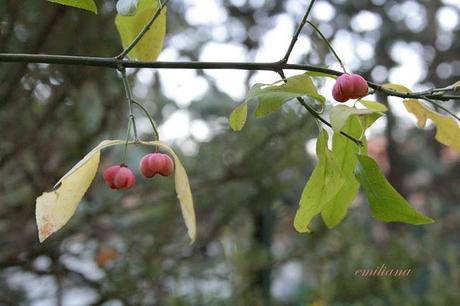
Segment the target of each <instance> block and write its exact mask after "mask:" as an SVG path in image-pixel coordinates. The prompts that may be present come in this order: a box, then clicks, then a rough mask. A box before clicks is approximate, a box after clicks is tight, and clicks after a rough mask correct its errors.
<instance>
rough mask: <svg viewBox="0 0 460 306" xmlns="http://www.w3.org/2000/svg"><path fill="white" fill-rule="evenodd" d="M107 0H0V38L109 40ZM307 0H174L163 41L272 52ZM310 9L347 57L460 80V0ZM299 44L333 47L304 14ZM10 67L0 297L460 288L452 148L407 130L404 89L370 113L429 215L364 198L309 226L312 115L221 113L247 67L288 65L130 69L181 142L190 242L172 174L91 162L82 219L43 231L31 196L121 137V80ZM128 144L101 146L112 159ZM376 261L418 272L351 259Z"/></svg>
mask: <svg viewBox="0 0 460 306" xmlns="http://www.w3.org/2000/svg"><path fill="white" fill-rule="evenodd" d="M99 2H100V3H99V15H100V16H98V18H95V17H94V15H92V14H90V13H87V12H84V11H80V10H75V9H71V8H64V7H61V6H57V5H54V4H51V3H47V2H46V1H34V0H25V1H14V0H6V1H3V2H2V3H0V52H24V53H51V54H78V55H96V56H110V55H114V54H117V53H118V52H119V51H120V50H119V49H120V45H119V40H118V34H117V33H116V29H115V26H114V24H113V19H114V13H115V10H114V6H115V2H114V1H108V0H107V1H99ZM307 4H308V3H307V1H298V0H289V1H274V0H260V1H255V0H251V1H245V0H243V1H236V0H221V1H217V0H214V1H211V0H209V1H191V0H187V1H174V0H172V1H171V2H170V4H169V7H168V14H169V21H168V30H167V37H166V45H165V49H164V51H163V53H162V55H161V57H160V59H169V60H177V59H182V60H215V59H216V60H223V59H225V57H227V58H229V59H236V60H239V59H242V60H248V61H259V60H275V59H278V58H279V56H280V55H282V52H284V49H283V48H281V49H279V50H278V48H277V46H278V45H282V46H284V45H285V42H286V41H287V42H289V39H290V37H291V36H292V33H293V31H294V26H295V24H296V23H297V22H298V21H299V19H300V18H301V14H302V13H303V12H304V11H305V8H306V6H307ZM312 17H313V21H314V22H315V23H316V24H318V26H319V28H320V29H321V30H322V31H323V32H324V33H325V35H326V36H327V37H328V38H329V39H330V40H331V41H332V42H333V45H334V47H335V48H336V50H337V51H338V52H339V53H340V54H341V56H342V57H343V59H344V61H345V64H346V65H347V67H349V69H350V70H353V71H359V72H360V73H361V74H362V75H364V76H365V77H366V78H367V79H369V80H374V81H376V82H379V83H384V82H386V81H391V82H399V81H403V82H404V83H409V85H413V86H414V87H415V88H420V89H423V88H426V87H431V86H432V85H436V86H439V87H441V86H445V85H450V84H452V83H454V82H455V81H457V80H458V79H459V76H460V61H459V58H458V54H459V53H460V45H459V44H460V42H459V40H458V39H455V38H456V37H458V35H459V32H460V21H459V20H460V8H459V5H458V3H457V2H456V1H447V0H446V1H428V2H426V1H425V2H422V1H317V3H316V6H315V8H314V10H313V13H312ZM102 37H103V39H101V38H102ZM278 51H279V52H281V53H280V54H277V52H278ZM292 59H293V61H294V62H302V63H311V64H315V65H325V66H333V65H336V63H335V59H334V58H333V57H332V56H331V55H329V54H328V50H327V48H326V46H325V45H324V44H323V42H322V41H321V40H320V39H319V38H318V37H317V36H316V35H315V33H314V32H313V31H312V30H311V29H309V28H306V29H305V30H304V31H303V33H302V34H301V36H300V40H299V44H298V45H297V46H296V49H295V52H294V53H293V58H292ZM0 67H1V70H0V128H1V131H2V140H1V141H0V233H1V235H0V268H1V271H0V284H1V286H0V304H5V305H28V304H32V305H53V304H56V305H119V304H122V305H270V304H272V305H299V304H307V305H309V304H313V305H398V304H404V305H455V304H458V302H459V301H460V295H459V292H458V290H455V289H456V288H459V287H460V247H459V240H458V233H459V232H460V228H459V224H460V222H459V221H460V220H459V219H460V210H459V205H458V204H459V201H460V190H459V189H458V186H459V185H460V177H459V176H458V173H459V171H460V162H459V160H460V158H459V156H458V155H456V154H455V153H453V152H452V151H450V150H449V149H447V148H446V147H443V146H442V145H440V144H439V143H437V142H435V141H434V140H432V139H433V137H432V136H433V135H434V131H432V130H430V131H428V132H426V131H420V130H419V129H415V128H414V127H415V125H414V123H413V120H412V119H411V118H410V117H409V116H408V115H401V109H400V102H394V101H392V100H391V99H390V101H387V102H388V103H389V105H390V111H389V113H388V114H389V115H388V116H387V119H386V120H383V119H380V120H381V123H380V124H379V125H378V126H377V127H376V128H375V129H372V130H371V131H370V133H371V141H370V143H369V144H370V148H369V150H370V151H371V152H372V154H374V156H375V157H376V158H377V159H378V161H379V162H380V164H381V166H382V167H383V168H384V169H386V170H387V174H388V177H389V180H390V181H391V182H392V184H394V185H395V187H396V189H398V190H400V191H401V192H402V193H403V194H404V195H405V196H406V197H408V198H409V199H410V200H411V202H412V203H413V204H414V205H415V206H417V207H418V208H420V209H423V210H425V211H429V212H430V215H432V216H434V217H435V219H436V220H437V222H436V223H435V224H432V225H428V226H423V227H413V226H408V225H400V224H383V223H380V222H378V221H375V220H373V219H371V218H370V217H369V213H368V209H367V206H366V205H365V203H364V201H363V200H362V199H358V200H357V201H355V204H354V205H353V207H352V209H351V211H350V214H349V215H348V216H347V218H346V219H345V220H344V222H343V223H342V224H341V225H340V226H338V227H337V228H335V229H333V230H326V228H325V226H324V225H323V224H322V222H319V220H318V221H317V220H316V219H315V222H314V224H313V226H312V227H313V228H314V233H313V234H309V235H300V234H298V233H296V232H295V231H294V229H293V227H292V219H293V216H294V213H295V210H296V209H297V205H298V198H299V195H300V193H301V190H302V188H303V185H304V184H305V177H306V176H307V175H309V174H310V173H311V171H312V169H313V167H314V164H315V162H316V161H315V160H314V158H313V155H311V154H309V152H310V151H311V150H310V149H311V145H312V143H311V141H309V140H310V139H312V138H313V137H314V134H315V132H316V131H315V129H316V126H315V124H314V122H313V120H312V119H311V117H309V116H308V114H306V113H305V111H304V110H303V109H302V108H300V107H298V106H295V105H291V104H288V105H286V106H285V107H284V108H283V111H282V112H277V113H275V114H273V115H271V116H269V117H267V118H265V119H250V121H249V123H248V125H247V127H246V128H245V131H244V133H240V134H238V135H237V134H235V133H234V132H231V131H230V130H229V129H228V127H227V126H228V123H227V119H226V118H227V116H228V114H229V113H230V111H231V109H232V108H234V106H235V105H236V103H238V102H240V101H241V99H242V98H243V96H242V94H240V93H239V92H245V91H246V90H247V89H248V88H249V86H250V85H251V84H253V83H254V82H255V81H260V80H265V81H266V80H272V81H274V80H277V79H278V78H279V77H278V76H277V75H276V74H274V73H268V72H267V73H255V72H248V73H236V74H235V72H232V71H219V72H213V71H202V70H198V71H196V72H190V71H182V70H178V71H163V70H148V69H140V70H134V69H130V70H129V71H128V74H129V77H130V80H131V81H132V82H133V84H135V85H134V93H135V95H136V96H137V98H138V99H140V100H142V101H151V102H148V103H146V104H147V107H148V110H149V111H150V112H151V113H152V114H153V115H154V119H155V120H156V121H157V122H158V123H160V130H161V133H162V135H163V136H164V137H166V138H168V139H169V140H170V142H171V144H172V145H174V146H176V147H178V148H179V149H180V150H181V151H182V157H183V160H184V162H185V164H186V167H187V169H188V172H189V177H190V178H191V185H192V188H193V190H194V198H195V203H196V209H197V219H198V235H197V236H198V239H197V241H196V243H195V244H193V245H188V241H187V237H186V235H185V232H186V231H185V227H184V226H183V221H182V220H181V217H180V211H179V207H178V206H177V204H176V198H175V195H174V193H173V192H172V190H173V189H174V187H173V182H172V180H169V179H166V180H158V181H157V180H154V181H153V182H150V181H148V182H147V181H145V182H139V184H138V186H137V187H136V190H132V191H129V192H113V191H110V190H107V188H106V187H105V186H104V183H103V180H102V178H101V176H100V175H98V177H97V178H96V180H95V183H94V184H93V185H92V187H91V188H90V190H89V192H88V193H87V195H86V196H85V199H84V201H83V203H82V204H81V205H80V208H79V209H78V211H77V213H76V215H75V216H74V217H73V219H72V220H71V222H70V223H69V224H68V225H67V226H66V227H65V228H64V229H63V230H62V231H60V232H59V233H57V234H56V235H54V236H53V237H52V238H50V239H49V240H47V241H46V242H45V243H43V244H39V243H38V239H37V232H36V227H35V220H34V209H35V205H34V199H35V198H36V197H37V196H38V195H39V194H41V193H42V192H43V191H44V190H47V189H49V188H50V186H52V185H53V184H54V183H55V182H56V181H57V179H58V178H59V177H61V176H62V175H63V174H64V173H65V172H66V171H67V169H68V168H70V167H71V166H72V165H73V164H74V163H75V161H77V160H79V159H80V158H81V156H83V155H84V154H85V153H86V152H87V151H88V150H89V148H91V147H93V146H94V145H95V144H96V143H98V142H99V141H100V140H101V139H109V138H121V137H123V135H124V133H125V130H124V129H125V123H126V122H125V121H126V120H125V117H126V116H125V113H126V109H125V102H124V98H123V91H122V90H123V88H122V84H121V83H120V82H121V81H120V80H119V78H118V77H117V75H116V74H115V73H114V72H113V71H112V70H105V69H102V68H87V67H71V66H55V65H41V64H6V63H2V64H1V66H0ZM326 87H327V84H326ZM380 99H384V98H383V97H380ZM452 108H453V109H455V105H452ZM457 109H458V106H457ZM137 115H138V119H139V120H140V122H141V123H142V122H143V121H142V120H144V121H146V118H143V117H142V114H137ZM256 120H257V122H256ZM178 124H180V125H178ZM145 126H147V125H146V124H144V125H143V124H140V126H139V129H140V131H141V132H142V131H146V128H145ZM178 126H180V127H181V129H183V130H180V131H178V129H179V128H178ZM145 135H146V136H147V133H146V134H145ZM144 153H146V150H145V149H137V150H132V152H131V155H130V157H129V160H128V164H129V165H131V166H132V167H135V166H136V163H137V161H138V160H139V158H140V157H141V156H142V155H143V154H144ZM120 154H121V151H119V149H113V150H111V151H109V152H107V153H104V155H103V160H102V164H104V165H108V164H109V163H111V162H113V161H114V160H116V161H118V156H119V155H120ZM382 264H385V265H386V266H388V267H400V268H406V267H408V268H410V269H412V271H413V273H412V274H411V276H410V277H407V278H359V277H356V276H355V275H354V272H355V270H356V269H359V268H375V267H377V266H379V265H382Z"/></svg>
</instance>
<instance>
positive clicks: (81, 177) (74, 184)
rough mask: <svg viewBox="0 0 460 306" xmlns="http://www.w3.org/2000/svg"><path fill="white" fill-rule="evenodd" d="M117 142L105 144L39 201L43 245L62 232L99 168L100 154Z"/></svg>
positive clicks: (95, 149) (89, 154)
mask: <svg viewBox="0 0 460 306" xmlns="http://www.w3.org/2000/svg"><path fill="white" fill-rule="evenodd" d="M114 144H117V141H103V142H101V143H100V144H99V145H98V146H97V147H96V148H94V149H93V150H91V152H89V153H88V154H86V156H85V157H84V158H83V159H82V160H81V161H80V162H78V163H77V164H76V165H75V166H74V167H73V168H72V169H70V170H69V172H67V173H66V174H65V175H64V176H63V177H62V178H61V179H60V180H59V181H58V182H57V183H56V185H55V186H54V188H55V189H54V190H53V191H51V192H45V193H43V194H42V195H41V196H40V197H38V198H37V200H36V208H35V215H36V221H37V227H38V238H39V240H40V242H43V241H44V240H45V239H46V238H48V237H49V236H50V235H51V234H53V233H55V232H56V231H58V230H59V229H61V228H62V227H63V226H64V225H65V224H66V223H67V221H69V219H70V217H72V215H73V214H74V213H75V210H76V209H77V207H78V204H79V203H80V201H81V199H82V198H83V195H84V194H85V193H86V191H87V190H88V188H89V186H90V185H91V182H92V181H93V179H94V176H95V175H96V172H97V168H98V167H99V160H100V151H101V150H102V149H103V148H105V147H108V146H111V145H114Z"/></svg>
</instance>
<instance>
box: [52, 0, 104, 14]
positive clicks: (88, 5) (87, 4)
mask: <svg viewBox="0 0 460 306" xmlns="http://www.w3.org/2000/svg"><path fill="white" fill-rule="evenodd" d="M48 1H49V2H53V3H58V4H62V5H67V6H73V7H76V8H81V9H84V10H87V11H90V12H93V13H94V14H97V7H96V3H94V0H48Z"/></svg>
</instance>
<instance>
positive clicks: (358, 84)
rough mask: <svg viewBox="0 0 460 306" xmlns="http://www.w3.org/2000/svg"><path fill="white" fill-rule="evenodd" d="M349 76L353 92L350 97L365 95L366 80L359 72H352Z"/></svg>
mask: <svg viewBox="0 0 460 306" xmlns="http://www.w3.org/2000/svg"><path fill="white" fill-rule="evenodd" d="M350 78H351V80H352V82H353V94H352V95H351V98H352V99H359V98H362V97H364V96H367V92H368V90H369V86H368V85H367V82H366V80H365V79H364V78H363V77H362V76H360V75H359V74H352V75H350Z"/></svg>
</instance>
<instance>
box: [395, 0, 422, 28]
mask: <svg viewBox="0 0 460 306" xmlns="http://www.w3.org/2000/svg"><path fill="white" fill-rule="evenodd" d="M400 12H402V13H403V14H404V22H405V23H406V25H407V27H408V28H409V29H410V30H411V31H413V32H420V31H422V30H423V29H424V28H425V26H426V24H427V16H426V9H425V7H424V6H422V5H421V4H420V3H417V2H415V1H407V2H404V3H403V4H402V5H401V9H400Z"/></svg>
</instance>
